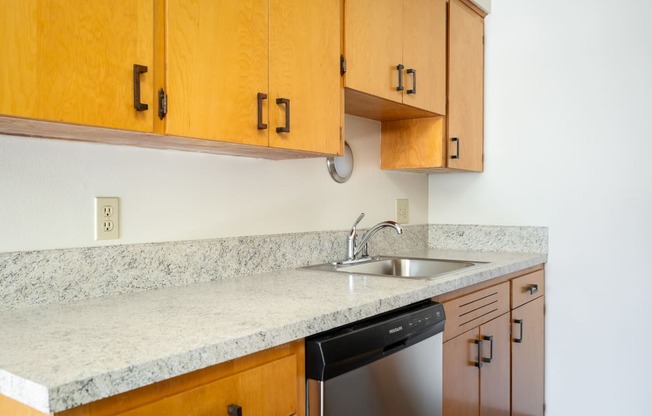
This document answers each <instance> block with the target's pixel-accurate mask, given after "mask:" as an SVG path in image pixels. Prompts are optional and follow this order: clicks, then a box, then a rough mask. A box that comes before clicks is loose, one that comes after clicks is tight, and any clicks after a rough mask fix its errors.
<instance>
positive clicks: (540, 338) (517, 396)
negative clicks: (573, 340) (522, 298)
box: [512, 297, 545, 416]
mask: <svg viewBox="0 0 652 416" xmlns="http://www.w3.org/2000/svg"><path fill="white" fill-rule="evenodd" d="M543 308H544V297H540V298H537V299H535V300H533V301H531V302H529V303H526V304H525V305H523V306H520V307H518V308H516V309H514V310H512V322H515V321H516V320H521V321H522V324H516V323H513V324H512V325H513V331H514V334H513V338H519V337H520V335H521V328H520V326H521V325H522V329H523V332H522V334H523V337H522V342H520V343H519V342H512V414H513V415H518V416H523V415H527V416H537V415H539V416H541V415H543V404H544V361H545V357H544V325H545V323H544V309H543Z"/></svg>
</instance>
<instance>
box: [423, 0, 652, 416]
mask: <svg viewBox="0 0 652 416" xmlns="http://www.w3.org/2000/svg"><path fill="white" fill-rule="evenodd" d="M651 15H652V3H651V2H649V1H647V0H628V1H623V2H611V1H609V2H608V1H588V0H584V1H566V0H549V1H536V2H534V1H523V0H501V1H494V2H493V4H492V14H491V15H490V16H489V17H488V18H487V20H486V96H485V104H486V129H485V132H486V155H485V157H486V164H485V173H483V174H453V175H431V176H430V178H429V201H430V204H429V219H430V222H432V223H480V224H514V225H548V226H549V227H550V257H549V263H548V265H547V284H548V285H547V288H546V291H547V292H546V293H547V295H546V297H547V300H546V303H547V339H546V353H547V357H546V389H547V404H548V413H547V414H548V415H550V416H564V415H592V416H596V415H628V416H632V415H649V414H650V405H649V399H650V393H651V392H652V381H651V377H650V376H651V375H652V360H650V358H649V354H650V346H652V331H650V328H652V301H651V300H650V299H651V295H650V293H651V292H652V271H651V267H650V262H649V259H650V255H651V254H652V239H651V237H650V236H651V235H652V219H651V214H652V163H651V161H652V105H651V100H652V25H650V23H649V16H651Z"/></svg>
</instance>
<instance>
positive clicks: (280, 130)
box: [276, 98, 290, 133]
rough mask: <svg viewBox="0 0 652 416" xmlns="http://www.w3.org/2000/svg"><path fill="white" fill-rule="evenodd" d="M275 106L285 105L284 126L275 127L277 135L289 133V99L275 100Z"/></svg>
mask: <svg viewBox="0 0 652 416" xmlns="http://www.w3.org/2000/svg"><path fill="white" fill-rule="evenodd" d="M276 104H285V126H284V127H277V128H276V132H277V133H289V132H290V99H289V98H277V99H276Z"/></svg>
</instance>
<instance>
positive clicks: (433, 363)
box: [306, 301, 446, 416]
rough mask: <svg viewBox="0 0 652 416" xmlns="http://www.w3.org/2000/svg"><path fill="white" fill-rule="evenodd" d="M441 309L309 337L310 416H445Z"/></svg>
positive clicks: (428, 306) (434, 306)
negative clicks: (443, 410)
mask: <svg viewBox="0 0 652 416" xmlns="http://www.w3.org/2000/svg"><path fill="white" fill-rule="evenodd" d="M445 320H446V317H445V315H444V308H443V306H442V305H440V304H438V303H434V302H430V301H425V302H420V303H418V304H414V305H410V306H408V307H405V308H402V309H398V310H395V311H392V312H389V313H386V314H383V315H379V316H376V317H373V318H370V319H367V320H364V321H360V322H356V323H354V324H351V325H348V326H345V327H341V328H336V329H334V330H331V331H328V332H325V333H321V334H318V335H315V336H312V337H309V338H307V339H306V383H307V385H306V396H307V397H306V403H307V407H306V414H307V415H308V416H397V415H406V416H441V414H442V338H443V335H442V332H443V330H444V324H445Z"/></svg>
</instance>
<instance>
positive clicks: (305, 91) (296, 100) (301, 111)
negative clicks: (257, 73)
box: [269, 0, 342, 154]
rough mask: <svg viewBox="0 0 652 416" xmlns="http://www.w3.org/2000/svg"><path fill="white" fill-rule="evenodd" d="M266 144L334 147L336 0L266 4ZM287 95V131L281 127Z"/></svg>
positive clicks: (338, 96)
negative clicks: (281, 102) (267, 72)
mask: <svg viewBox="0 0 652 416" xmlns="http://www.w3.org/2000/svg"><path fill="white" fill-rule="evenodd" d="M269 21H270V23H269V30H270V35H269V57H270V61H269V79H270V81H269V107H270V110H269V120H270V123H269V145H270V146H271V147H277V148H283V149H298V150H305V151H315V152H323V153H332V154H336V153H339V152H340V147H341V146H340V126H341V125H342V124H341V109H342V102H341V100H342V90H341V80H340V0H321V1H318V2H313V1H305V0H271V1H270V4H269ZM278 98H287V99H289V100H290V132H289V133H283V132H281V133H279V132H277V131H276V128H277V127H284V126H285V123H286V120H285V118H286V113H287V111H288V110H287V108H286V106H285V105H282V104H277V103H276V99H278Z"/></svg>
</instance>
